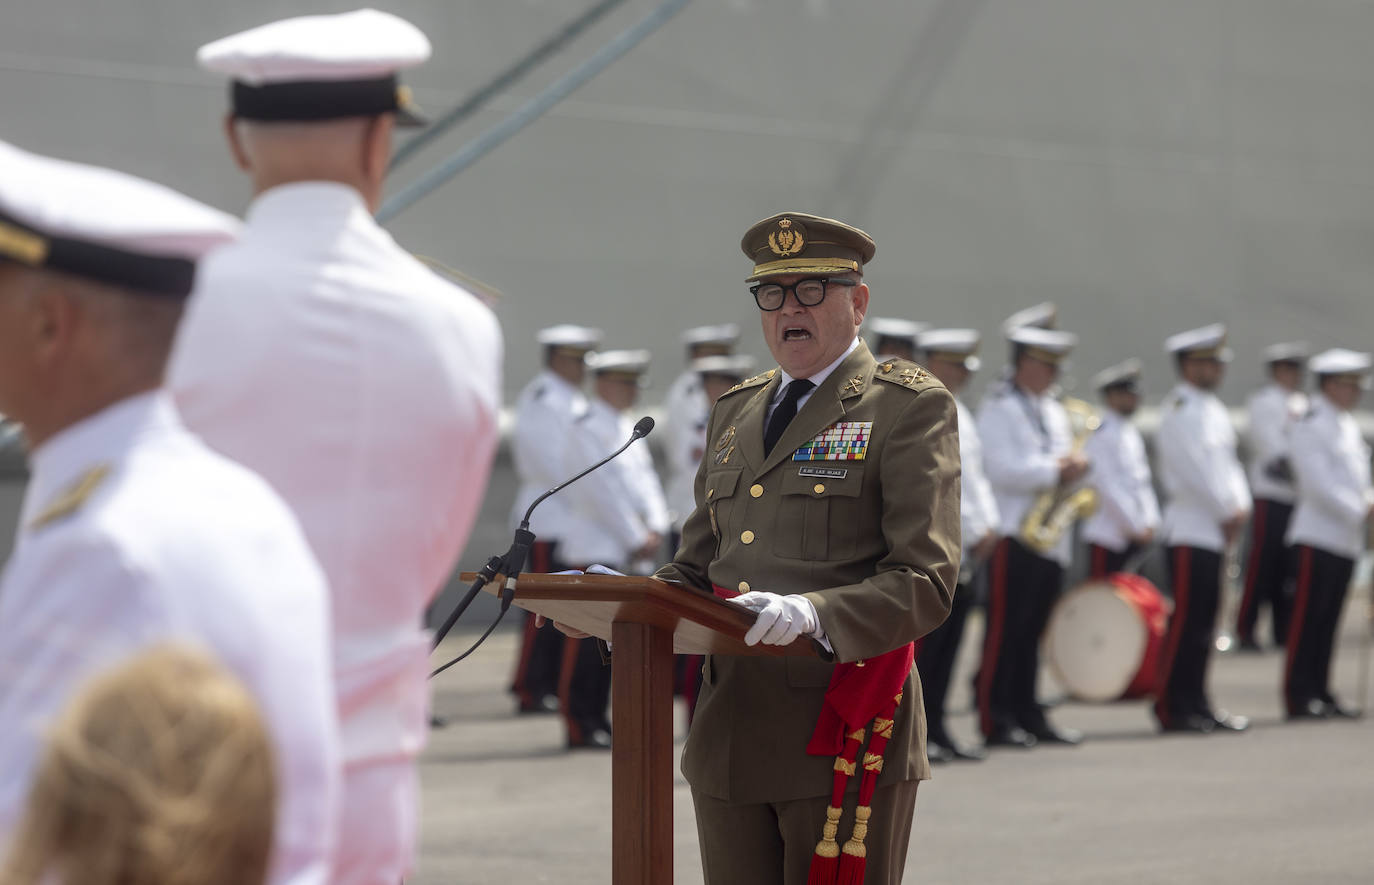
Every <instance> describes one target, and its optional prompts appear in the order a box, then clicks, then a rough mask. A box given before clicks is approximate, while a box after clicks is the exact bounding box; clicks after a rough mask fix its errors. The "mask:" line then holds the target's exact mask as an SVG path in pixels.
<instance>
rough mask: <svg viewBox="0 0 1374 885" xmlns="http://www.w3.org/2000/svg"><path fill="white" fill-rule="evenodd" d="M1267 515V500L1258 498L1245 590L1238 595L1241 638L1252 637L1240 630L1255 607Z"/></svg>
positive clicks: (1251, 526)
mask: <svg viewBox="0 0 1374 885" xmlns="http://www.w3.org/2000/svg"><path fill="white" fill-rule="evenodd" d="M1268 515H1269V502H1268V501H1264V500H1258V501H1256V502H1255V516H1254V519H1253V520H1252V521H1251V523H1250V562H1249V563H1247V564H1246V568H1245V592H1244V593H1242V594H1241V597H1240V611H1238V612H1236V635H1238V636H1239V637H1240V638H1241V639H1253V638H1254V637H1253V636H1247V635H1245V633H1244V632H1243V631H1242V630H1241V624H1244V623H1245V621H1246V619H1247V618H1249V617H1250V610H1251V609H1253V608H1254V607H1255V582H1256V581H1257V580H1259V579H1258V578H1257V577H1256V576H1257V575H1258V574H1259V558H1260V551H1261V549H1262V548H1263V547H1264V521H1265V517H1267V516H1268Z"/></svg>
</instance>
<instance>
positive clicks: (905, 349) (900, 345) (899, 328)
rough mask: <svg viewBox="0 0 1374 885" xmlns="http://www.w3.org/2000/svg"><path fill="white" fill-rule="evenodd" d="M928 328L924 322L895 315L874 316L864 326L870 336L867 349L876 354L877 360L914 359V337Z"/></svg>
mask: <svg viewBox="0 0 1374 885" xmlns="http://www.w3.org/2000/svg"><path fill="white" fill-rule="evenodd" d="M928 328H930V327H929V325H928V324H926V323H913V322H912V321H911V320H903V319H897V318H895V317H874V318H873V319H871V320H869V321H868V323H867V325H865V326H864V329H865V331H867V332H868V334H869V335H870V336H872V337H870V338H869V349H870V350H872V351H873V353H875V354H877V356H875V357H874V359H876V360H878V361H879V362H882V361H883V360H888V359H898V360H915V359H916V338H917V336H918V335H920V334H921V332H923V331H924V330H926V329H928Z"/></svg>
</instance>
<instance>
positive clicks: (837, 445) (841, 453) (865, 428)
mask: <svg viewBox="0 0 1374 885" xmlns="http://www.w3.org/2000/svg"><path fill="white" fill-rule="evenodd" d="M872 430H873V422H872V421H837V422H836V423H834V424H832V425H830V426H829V427H827V428H826V429H824V430H822V431H821V432H820V433H818V434H816V436H815V438H813V439H811V440H810V441H809V442H806V443H804V444H803V445H802V446H801V448H799V449H797V451H795V452H793V453H792V460H793V461H862V460H863V459H864V455H865V454H867V452H868V435H869V433H870V432H871V431H872Z"/></svg>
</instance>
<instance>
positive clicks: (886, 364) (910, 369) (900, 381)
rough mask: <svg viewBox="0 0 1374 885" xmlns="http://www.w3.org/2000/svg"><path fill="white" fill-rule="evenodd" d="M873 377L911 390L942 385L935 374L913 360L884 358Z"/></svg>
mask: <svg viewBox="0 0 1374 885" xmlns="http://www.w3.org/2000/svg"><path fill="white" fill-rule="evenodd" d="M873 377H874V378H877V379H879V380H881V381H887V382H889V383H891V384H896V385H897V386H898V387H905V388H907V389H909V390H925V389H926V388H927V387H939V386H940V382H939V381H937V380H935V376H934V375H932V374H930V372H928V371H926V370H925V369H924V368H922V367H921V366H919V365H917V364H916V363H913V362H912V361H911V360H903V359H890V360H884V361H883V362H881V363H879V364H878V369H877V371H876V372H874V373H873Z"/></svg>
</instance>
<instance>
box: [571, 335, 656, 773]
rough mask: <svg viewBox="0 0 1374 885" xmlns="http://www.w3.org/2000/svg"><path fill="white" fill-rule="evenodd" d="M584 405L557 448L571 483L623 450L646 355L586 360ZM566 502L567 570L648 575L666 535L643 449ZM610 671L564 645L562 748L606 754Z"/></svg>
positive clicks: (591, 655)
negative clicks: (588, 386) (587, 400)
mask: <svg viewBox="0 0 1374 885" xmlns="http://www.w3.org/2000/svg"><path fill="white" fill-rule="evenodd" d="M587 367H588V369H589V370H590V371H591V373H592V389H593V394H592V397H591V404H590V406H589V407H588V409H587V411H586V412H585V413H583V414H582V415H580V416H579V417H577V418H576V419H574V420H573V422H572V426H571V428H570V433H569V435H568V437H567V438H566V440H564V441H563V445H562V446H561V448H562V450H563V455H564V461H563V472H564V474H565V475H567V476H572V475H574V474H576V473H577V472H578V471H580V470H583V469H585V468H586V467H587V466H588V465H591V464H595V463H596V462H597V461H599V460H601V459H602V458H604V457H606V456H607V455H609V454H610V453H611V452H614V451H615V450H616V449H618V448H620V447H621V446H622V445H624V444H625V441H626V440H627V439H629V438H630V433H631V431H632V430H633V429H634V424H635V420H634V417H633V416H632V415H631V414H630V409H633V408H634V406H635V403H637V402H638V401H639V391H640V387H641V383H642V380H643V377H644V373H645V372H647V371H648V370H649V351H647V350H606V351H602V352H600V353H596V354H592V355H591V356H590V357H588V359H587ZM563 494H564V495H565V496H566V497H567V499H568V510H569V516H570V517H571V519H570V521H569V524H568V531H567V534H566V535H565V537H564V544H563V546H564V552H563V555H564V556H565V557H567V559H568V562H569V563H571V564H572V566H573V567H575V568H585V567H587V566H589V565H592V564H599V565H603V566H607V567H609V568H612V569H614V570H616V571H617V572H620V573H622V574H623V573H627V572H635V573H643V572H645V571H652V570H653V569H654V568H655V567H656V566H657V565H658V563H659V562H661V561H662V560H661V559H660V558H659V557H660V555H661V551H662V549H663V541H664V538H665V536H666V533H667V531H668V523H669V520H668V505H667V503H666V502H665V501H664V497H663V486H662V485H661V484H660V482H659V479H658V474H657V473H656V472H654V462H653V458H652V457H651V456H650V454H649V449H648V447H646V446H631V447H630V448H629V449H627V450H626V451H625V452H623V453H622V454H621V455H620V457H618V458H616V459H615V460H614V461H612V462H611V463H609V464H607V465H605V466H604V467H602V468H601V469H600V470H595V471H592V472H591V473H589V474H587V475H586V476H584V477H583V478H582V479H579V480H578V481H577V482H576V483H574V484H572V485H570V486H568V488H567V489H566V490H565V491H564V492H563ZM610 699H611V669H610V667H607V666H604V665H603V664H602V661H601V655H600V653H599V652H598V651H597V647H596V640H594V639H575V638H572V637H565V639H564V652H563V665H562V678H561V680H560V683H559V700H560V701H561V703H562V710H563V717H564V722H565V724H566V726H567V739H568V747H569V748H575V747H591V748H595V749H610V746H611V724H610V720H609V719H608V718H607V715H606V713H607V708H608V705H609V704H610Z"/></svg>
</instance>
